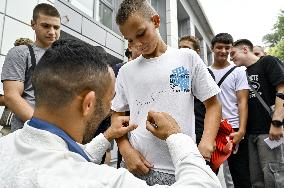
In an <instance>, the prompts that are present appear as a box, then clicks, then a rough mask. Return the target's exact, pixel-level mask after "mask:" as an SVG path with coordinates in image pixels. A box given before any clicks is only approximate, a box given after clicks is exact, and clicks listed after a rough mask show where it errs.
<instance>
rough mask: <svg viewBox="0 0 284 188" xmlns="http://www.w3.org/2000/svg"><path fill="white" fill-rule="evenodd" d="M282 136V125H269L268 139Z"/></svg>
mask: <svg viewBox="0 0 284 188" xmlns="http://www.w3.org/2000/svg"><path fill="white" fill-rule="evenodd" d="M282 137H283V126H281V127H275V126H274V125H272V124H271V125H270V130H269V139H270V140H280V139H281V138H282Z"/></svg>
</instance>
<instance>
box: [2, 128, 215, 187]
mask: <svg viewBox="0 0 284 188" xmlns="http://www.w3.org/2000/svg"><path fill="white" fill-rule="evenodd" d="M166 143H167V145H168V148H169V150H170V153H171V156H172V159H173V163H174V164H175V167H176V173H177V175H176V180H177V181H176V183H175V184H173V185H172V186H167V185H156V186H153V187H160V188H161V187H175V188H182V187H191V188H199V187H214V188H221V185H220V182H219V180H218V178H217V176H216V175H215V174H214V173H213V172H212V170H211V169H210V168H209V167H208V166H207V165H206V163H205V161H204V159H203V158H202V156H201V155H200V153H199V151H198V149H197V147H196V146H194V142H193V141H192V139H190V138H189V137H188V136H186V135H184V134H174V135H171V136H169V137H168V138H167V140H166ZM109 144H110V143H109V142H108V141H107V140H106V139H105V138H104V136H103V135H101V136H99V137H98V138H97V137H96V139H95V140H92V143H91V145H92V146H90V145H89V144H88V145H87V146H86V148H84V147H83V149H84V150H85V151H86V150H88V149H89V151H88V152H89V154H90V149H91V150H100V151H103V153H104V152H105V151H106V149H107V147H105V146H108V145H109ZM185 144H186V145H187V146H188V147H187V148H184V149H182V146H183V145H185ZM87 147H89V148H88V149H87ZM91 153H92V156H93V157H94V158H99V157H98V156H94V155H96V154H95V153H96V152H91ZM99 155H100V154H99ZM100 157H101V156H100ZM0 159H1V162H0V187H15V188H37V187H38V188H39V187H40V188H50V187H58V188H67V187H96V188H104V187H108V188H128V187H129V188H131V187H139V188H144V187H145V188H146V187H150V186H148V185H147V184H146V182H145V181H143V180H141V179H138V178H136V177H135V176H133V174H131V173H130V172H129V171H127V170H126V169H124V168H120V169H115V168H113V167H109V166H107V165H97V164H95V163H92V162H87V161H86V159H85V158H83V157H82V156H81V155H79V154H77V153H74V152H71V151H69V150H68V146H67V144H66V143H65V141H64V140H63V139H62V138H60V137H58V136H57V135H54V134H52V133H50V132H48V131H45V130H40V129H36V128H33V127H31V126H28V125H27V124H25V126H24V127H23V128H22V129H19V130H17V131H15V132H13V133H11V134H9V135H7V136H5V137H2V138H1V139H0Z"/></svg>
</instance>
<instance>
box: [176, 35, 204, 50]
mask: <svg viewBox="0 0 284 188" xmlns="http://www.w3.org/2000/svg"><path fill="white" fill-rule="evenodd" d="M179 48H189V49H193V50H194V51H196V53H198V54H200V41H199V39H198V38H196V37H195V36H183V37H181V38H180V39H179Z"/></svg>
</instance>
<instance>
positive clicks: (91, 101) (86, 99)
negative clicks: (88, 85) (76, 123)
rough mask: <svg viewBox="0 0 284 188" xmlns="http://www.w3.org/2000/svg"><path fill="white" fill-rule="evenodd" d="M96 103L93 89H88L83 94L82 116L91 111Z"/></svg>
mask: <svg viewBox="0 0 284 188" xmlns="http://www.w3.org/2000/svg"><path fill="white" fill-rule="evenodd" d="M95 105H96V94H95V92H94V91H89V92H87V93H86V94H85V95H84V96H83V100H82V112H83V116H88V115H89V114H90V113H93V110H94V106H95Z"/></svg>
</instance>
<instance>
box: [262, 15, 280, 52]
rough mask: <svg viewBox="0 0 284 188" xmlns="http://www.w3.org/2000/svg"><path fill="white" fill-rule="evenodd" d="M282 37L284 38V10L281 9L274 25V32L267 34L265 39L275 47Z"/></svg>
mask: <svg viewBox="0 0 284 188" xmlns="http://www.w3.org/2000/svg"><path fill="white" fill-rule="evenodd" d="M282 39H284V10H280V14H279V16H278V20H277V22H276V24H274V26H273V32H272V33H269V34H267V35H265V36H264V37H263V41H264V42H265V43H266V44H268V45H269V46H270V47H273V46H275V45H276V44H277V43H278V42H280V41H281V40H282Z"/></svg>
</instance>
